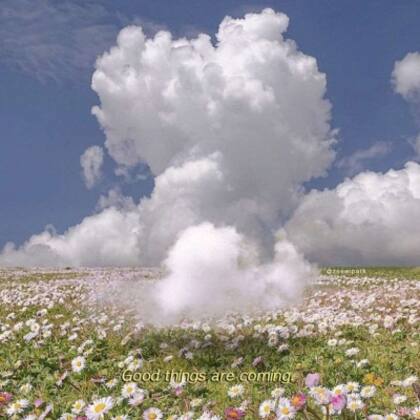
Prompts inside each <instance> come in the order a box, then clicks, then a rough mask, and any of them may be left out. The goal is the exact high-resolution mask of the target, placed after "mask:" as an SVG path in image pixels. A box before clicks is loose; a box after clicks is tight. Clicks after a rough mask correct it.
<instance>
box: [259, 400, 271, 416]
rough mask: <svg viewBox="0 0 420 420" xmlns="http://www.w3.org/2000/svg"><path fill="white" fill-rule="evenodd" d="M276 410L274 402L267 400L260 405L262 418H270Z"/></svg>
mask: <svg viewBox="0 0 420 420" xmlns="http://www.w3.org/2000/svg"><path fill="white" fill-rule="evenodd" d="M273 409H274V402H273V401H272V400H265V401H263V402H262V403H261V404H260V407H259V409H258V413H259V415H260V417H261V418H263V419H264V418H266V417H268V416H269V415H270V414H271V412H272V411H273Z"/></svg>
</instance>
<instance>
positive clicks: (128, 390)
mask: <svg viewBox="0 0 420 420" xmlns="http://www.w3.org/2000/svg"><path fill="white" fill-rule="evenodd" d="M137 390H138V387H137V384H136V383H135V382H129V383H127V384H124V386H123V388H122V390H121V395H122V396H123V397H124V398H130V397H132V396H133V395H134V394H135V393H136V392H137Z"/></svg>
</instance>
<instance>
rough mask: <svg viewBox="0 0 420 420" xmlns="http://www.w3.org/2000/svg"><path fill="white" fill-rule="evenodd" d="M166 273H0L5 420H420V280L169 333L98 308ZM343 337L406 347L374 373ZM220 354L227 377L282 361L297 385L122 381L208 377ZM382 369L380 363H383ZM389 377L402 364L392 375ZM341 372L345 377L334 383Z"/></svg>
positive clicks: (351, 289)
mask: <svg viewBox="0 0 420 420" xmlns="http://www.w3.org/2000/svg"><path fill="white" fill-rule="evenodd" d="M158 274H159V273H158V272H155V271H153V270H149V269H144V270H133V269H103V270H91V269H90V270H89V269H86V270H83V271H82V272H74V271H72V272H66V271H65V270H62V271H59V272H51V271H48V270H44V271H41V270H38V271H36V272H27V271H17V270H13V271H12V270H10V271H7V270H5V271H3V272H2V273H0V284H2V287H1V288H0V418H11V419H27V420H35V419H37V420H42V419H45V420H47V419H60V420H61V419H67V420H70V419H73V420H85V419H86V420H87V419H145V420H153V419H155V420H159V419H165V420H234V419H258V418H262V419H267V420H274V419H281V420H286V419H292V418H302V419H305V420H308V419H317V420H320V419H322V418H325V419H328V418H337V417H341V418H343V419H346V418H355V419H359V418H368V419H370V420H382V419H386V420H394V419H399V418H401V419H404V418H407V419H408V418H414V419H420V406H419V398H420V384H419V382H418V378H417V376H416V375H415V373H416V367H417V368H418V367H419V365H418V364H417V365H416V363H418V362H417V358H416V357H414V356H413V355H416V354H418V350H419V349H418V345H419V340H418V338H419V332H418V322H419V307H420V303H419V299H418V297H419V291H420V283H419V282H417V281H413V280H403V279H387V280H385V279H383V278H367V277H365V278H346V277H331V276H321V277H320V278H319V281H318V283H317V284H314V285H312V286H311V288H310V289H309V290H308V291H307V295H306V296H305V298H304V301H303V302H302V304H301V305H300V306H296V307H293V308H285V309H282V310H279V311H273V312H269V313H259V314H254V315H252V316H251V315H249V316H245V315H243V314H241V315H240V314H234V313H231V314H227V315H226V316H225V317H224V318H222V319H217V320H183V321H182V322H181V323H179V324H177V325H174V326H172V327H171V328H169V329H165V330H162V331H159V330H156V329H154V328H151V327H150V326H148V325H147V320H145V319H143V318H142V317H141V316H140V315H139V313H138V311H136V305H137V304H138V303H137V302H134V303H133V305H132V306H130V305H128V304H127V305H125V306H124V307H121V305H120V302H117V301H116V302H112V300H111V301H107V303H106V305H105V306H104V304H103V299H102V298H101V299H98V296H101V297H102V296H103V293H104V291H113V290H116V289H117V288H118V287H121V283H124V282H130V283H132V284H133V283H134V284H135V282H142V281H144V280H147V281H149V280H150V279H151V278H152V279H153V278H154V277H155V276H157V275H158ZM139 287H140V286H139ZM113 294H114V293H113V292H111V293H108V295H109V296H111V297H112V295H113ZM348 331H352V332H356V333H357V332H359V331H364V332H365V333H364V334H365V335H364V337H366V334H367V337H369V339H370V340H371V343H375V346H377V348H379V349H380V350H383V348H382V349H381V347H384V346H387V345H388V343H389V342H392V343H395V342H396V343H403V344H402V345H401V346H399V347H398V349H399V350H398V352H397V353H395V354H392V355H391V354H390V355H389V356H388V358H389V359H390V360H391V361H392V362H393V363H394V362H395V363H396V364H395V365H393V364H392V363H391V364H390V363H388V364H389V366H390V367H389V369H388V372H383V374H382V372H380V370H379V368H378V367H377V366H379V365H378V363H379V362H378V360H379V359H381V358H382V359H383V357H384V356H383V354H384V353H383V352H382V353H381V354H379V353H378V354H375V352H372V351H371V350H370V346H371V344H370V343H369V342H366V343H364V342H362V341H361V340H360V339H359V338H358V337H357V334H356V335H354V334H353V333H352V334H353V335H352V334H349V333H348ZM156 337H157V338H156ZM153 340H154V341H153ZM311 340H312V341H311ZM251 341H252V342H253V343H254V344H247V343H249V342H251ZM309 342H314V343H318V344H317V346H318V347H316V346H315V347H314V348H315V350H308V352H310V351H315V352H319V355H318V354H309V353H308V354H307V355H305V356H307V357H308V362H307V363H306V364H305V363H304V362H302V363H300V361H299V360H296V359H297V358H293V355H294V354H295V352H296V351H297V348H298V347H299V346H300V347H299V348H302V347H303V348H305V347H304V346H305V345H302V344H299V343H309ZM255 343H258V345H256V344H255ZM216 348H217V351H218V353H217V354H216V355H215V354H214V353H215V351H214V349H216ZM378 352H379V350H378ZM212 353H213V354H212ZM385 354H386V352H385ZM215 356H217V357H216V359H217V358H219V357H220V359H223V365H221V366H222V368H221V369H222V370H229V371H234V372H241V371H247V370H250V369H253V370H255V371H256V372H258V371H264V370H270V369H271V370H272V369H274V368H276V365H275V363H276V362H278V363H283V362H282V361H283V360H288V361H289V363H290V364H291V366H290V370H291V371H292V373H294V376H296V377H294V378H293V381H292V382H291V383H286V384H281V385H282V386H279V385H280V384H278V383H272V384H270V383H263V384H255V383H249V382H243V383H236V384H231V383H226V382H225V383H223V382H220V383H216V384H213V385H212V386H209V385H208V384H207V383H204V384H191V383H189V382H188V381H187V380H185V378H180V379H171V380H170V381H169V382H165V381H163V382H160V383H158V384H156V383H152V382H141V383H139V382H137V381H131V380H130V381H124V380H123V379H122V377H121V372H123V371H129V372H131V373H135V372H144V371H149V372H153V371H154V370H156V368H157V367H158V368H159V369H166V370H171V369H174V370H179V369H180V368H181V367H182V368H184V369H186V370H190V371H194V370H195V371H198V370H207V369H209V366H208V365H206V363H207V360H213V359H214V358H215ZM328 358H331V363H332V362H334V363H336V364H335V365H334V366H335V369H336V371H335V372H334V371H331V372H330V374H329V372H328V371H326V368H323V367H322V366H323V363H326V359H328ZM376 358H377V359H378V360H376ZM382 359H381V361H380V363H381V366H385V365H387V362H386V360H385V361H384V360H382ZM405 360H407V361H406V363H405ZM209 363H210V362H209ZM212 363H213V362H212ZM316 363H317V364H318V365H316ZM398 363H399V364H398ZM404 363H405V364H404ZM219 366H220V365H219ZM282 366H283V367H284V364H283V365H282ZM329 366H330V367H331V364H330V365H329ZM394 366H399V367H398V368H397V370H395V371H393V369H394ZM401 366H402V367H401ZM314 369H315V371H314ZM398 369H400V370H401V372H399V371H398ZM343 372H345V373H346V375H347V376H346V378H345V380H340V381H335V380H334V378H341V379H343ZM295 373H296V375H295ZM382 376H385V377H386V380H385V379H384V378H383V377H382ZM355 378H360V380H359V379H358V380H355Z"/></svg>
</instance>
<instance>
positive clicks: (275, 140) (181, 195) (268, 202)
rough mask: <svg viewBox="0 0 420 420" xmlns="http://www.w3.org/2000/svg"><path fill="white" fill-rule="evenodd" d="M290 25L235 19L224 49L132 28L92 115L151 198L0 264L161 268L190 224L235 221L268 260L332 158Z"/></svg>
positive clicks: (308, 70) (101, 77) (321, 95)
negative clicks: (149, 188)
mask: <svg viewBox="0 0 420 420" xmlns="http://www.w3.org/2000/svg"><path fill="white" fill-rule="evenodd" d="M288 22H289V19H288V17H287V16H286V15H284V14H282V13H275V12H274V11H273V10H271V9H265V10H263V11H262V12H261V13H251V14H247V15H246V16H245V17H244V18H242V19H233V18H231V17H226V18H225V19H224V20H223V21H222V22H221V24H220V27H219V30H218V32H217V34H216V41H215V43H212V41H211V38H210V36H208V35H204V34H201V35H199V36H198V37H197V38H195V39H185V38H182V39H173V37H172V35H171V34H170V33H169V32H166V31H161V32H158V33H157V34H156V35H155V36H154V37H153V38H147V37H146V36H145V35H144V33H143V31H142V28H141V27H137V26H129V27H127V28H125V29H123V30H122V31H121V32H120V34H119V35H118V39H117V45H116V46H114V47H113V48H111V49H110V51H109V52H106V53H104V54H103V55H102V56H101V57H100V58H99V59H98V61H97V64H96V71H95V73H94V75H93V78H92V88H93V89H94V90H95V91H96V92H97V94H98V96H99V98H100V105H99V106H97V107H94V109H93V113H94V114H95V115H96V116H97V118H98V121H99V122H100V124H101V126H102V127H103V129H104V131H105V134H106V143H105V146H106V148H107V151H108V152H109V154H110V155H111V157H112V158H113V159H114V160H115V161H116V163H117V165H119V166H120V169H121V170H123V169H124V168H127V167H131V166H135V165H136V164H138V163H140V162H142V163H147V164H148V165H149V167H150V169H151V171H152V172H153V174H154V175H155V176H156V178H155V189H154V191H153V193H152V195H151V197H150V198H147V199H143V200H141V201H140V203H138V205H135V206H133V205H132V201H130V200H124V199H123V198H122V199H119V203H125V202H127V203H128V202H129V203H130V205H129V206H127V207H125V206H124V205H123V206H120V205H119V206H118V208H116V207H115V208H112V209H105V210H103V211H102V212H101V213H99V214H96V215H92V216H90V217H87V218H86V219H84V220H83V221H82V222H81V223H80V224H79V225H77V226H75V227H73V228H71V229H69V231H68V232H66V233H65V234H63V235H55V234H54V233H51V232H45V233H43V234H40V235H35V236H33V237H32V238H31V239H30V240H29V241H28V242H26V243H25V244H24V245H23V246H22V247H21V248H18V249H16V248H15V247H14V246H13V245H8V247H7V249H6V250H5V251H4V253H3V254H2V256H0V263H7V264H11V263H13V262H19V264H23V263H25V261H28V262H29V261H30V264H36V263H37V262H39V263H42V264H46V263H50V264H54V265H56V264H66V265H104V264H107V262H108V263H109V264H112V265H115V264H119V265H125V264H130V265H131V264H136V263H137V264H158V263H160V262H161V261H162V260H164V259H165V257H166V255H167V251H168V250H169V248H170V247H171V246H172V245H174V243H175V242H176V241H177V239H178V238H179V236H180V235H181V233H182V232H183V231H184V230H185V229H187V228H189V227H191V226H194V225H200V224H202V223H205V222H210V223H213V224H214V225H215V226H220V227H221V226H226V225H230V226H232V227H233V228H235V229H237V230H238V231H239V232H240V233H241V234H244V235H246V236H247V238H248V239H250V240H252V241H256V242H257V243H258V245H263V247H262V248H261V252H262V253H263V254H265V255H266V256H267V255H270V254H271V255H272V254H273V253H274V249H273V242H274V232H275V231H276V230H277V228H278V227H279V223H280V222H281V220H282V219H284V218H285V217H286V216H287V215H288V214H289V213H290V211H291V210H292V209H293V208H294V206H295V205H296V202H297V198H298V197H299V195H300V192H301V185H302V183H303V182H305V181H307V180H309V179H311V178H312V177H316V176H320V175H323V174H324V173H325V171H326V170H327V168H328V167H329V165H330V163H331V161H332V160H333V158H334V152H333V150H332V148H331V146H332V144H333V143H334V132H333V130H331V127H330V123H329V121H330V110H331V105H330V103H329V101H328V100H327V99H325V93H326V78H325V75H324V74H323V73H321V72H319V70H318V68H317V63H316V60H315V59H314V58H313V57H310V56H307V55H305V54H303V53H302V52H300V51H299V49H298V47H297V46H296V44H295V43H294V42H293V41H292V40H287V39H285V38H284V36H283V34H284V32H285V31H286V29H287V26H288ZM97 152H98V153H97ZM101 160H102V159H101V153H100V150H99V149H98V148H93V149H89V150H88V151H87V152H86V153H85V154H84V156H83V157H82V165H83V168H84V172H85V176H86V180H87V182H88V186H90V185H93V183H94V181H95V180H96V179H97V177H98V176H99V174H100V162H101ZM102 201H103V202H102V203H101V204H102V205H103V203H104V202H105V201H106V200H105V201H104V200H102ZM106 202H108V201H106ZM119 232H120V235H121V237H119ZM111 238H112V239H111ZM125 238H127V240H126V239H125ZM110 240H112V241H113V242H114V244H122V245H121V247H123V248H124V251H121V252H118V251H117V250H116V247H117V245H108V241H110ZM89 249H92V250H94V252H89ZM108 253H109V255H108ZM38 255H39V256H40V257H39V259H38V258H37V256H38ZM26 256H30V258H28V259H26ZM107 257H109V258H107Z"/></svg>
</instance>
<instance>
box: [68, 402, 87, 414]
mask: <svg viewBox="0 0 420 420" xmlns="http://www.w3.org/2000/svg"><path fill="white" fill-rule="evenodd" d="M85 406H86V403H85V402H84V401H83V400H77V401H75V402H74V403H73V406H72V408H71V412H72V413H74V414H80V413H81V412H82V410H83V409H84V408H85Z"/></svg>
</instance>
